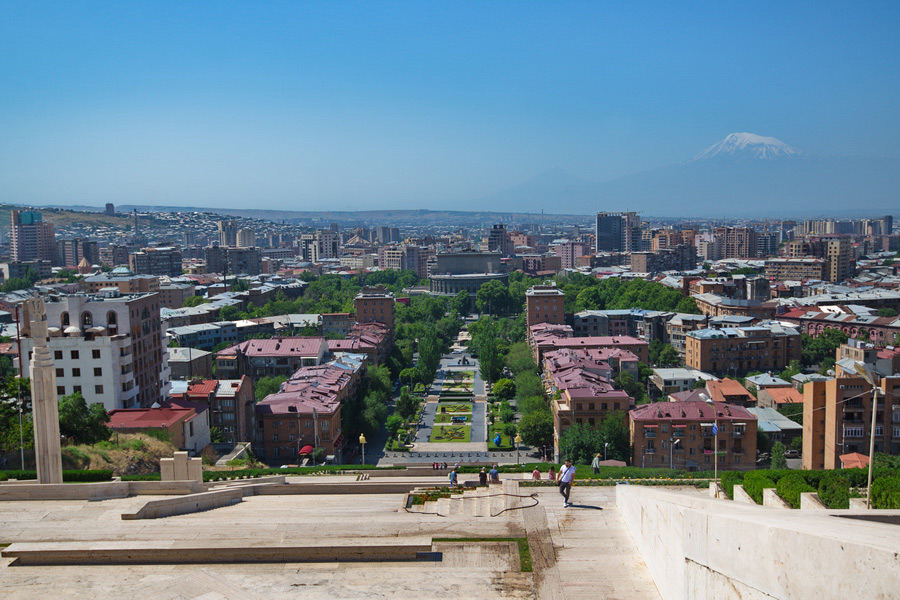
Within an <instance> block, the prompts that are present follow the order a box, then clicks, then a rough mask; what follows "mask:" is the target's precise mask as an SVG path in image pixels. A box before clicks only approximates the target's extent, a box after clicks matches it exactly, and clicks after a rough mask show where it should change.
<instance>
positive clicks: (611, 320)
mask: <svg viewBox="0 0 900 600" xmlns="http://www.w3.org/2000/svg"><path fill="white" fill-rule="evenodd" d="M674 315H675V313H670V312H661V311H657V310H644V309H642V308H632V309H622V310H583V311H581V312H578V313H575V314H574V315H573V316H572V328H573V329H574V331H575V335H576V336H579V337H581V336H608V335H630V336H634V337H639V338H641V339H644V340H647V341H650V340H660V341H666V340H667V339H668V337H667V333H666V323H667V322H668V320H669V319H671V318H672V317H674Z"/></svg>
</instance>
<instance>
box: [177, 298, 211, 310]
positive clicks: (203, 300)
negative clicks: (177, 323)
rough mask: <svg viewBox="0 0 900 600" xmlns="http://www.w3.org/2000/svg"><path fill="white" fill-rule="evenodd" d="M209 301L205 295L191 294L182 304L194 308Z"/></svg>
mask: <svg viewBox="0 0 900 600" xmlns="http://www.w3.org/2000/svg"><path fill="white" fill-rule="evenodd" d="M207 302H209V300H207V299H206V298H204V297H203V296H191V297H190V298H186V299H185V300H184V304H182V306H183V307H185V308H193V307H195V306H200V305H201V304H206V303H207Z"/></svg>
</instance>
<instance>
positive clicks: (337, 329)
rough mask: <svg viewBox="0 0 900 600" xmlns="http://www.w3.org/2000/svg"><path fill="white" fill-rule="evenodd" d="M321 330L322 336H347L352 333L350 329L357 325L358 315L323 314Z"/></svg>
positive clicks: (321, 316)
mask: <svg viewBox="0 0 900 600" xmlns="http://www.w3.org/2000/svg"><path fill="white" fill-rule="evenodd" d="M320 318H321V330H322V335H324V336H327V335H328V334H333V335H340V336H346V335H347V334H348V333H350V328H351V327H353V325H354V323H356V315H354V314H353V313H345V312H342V313H322V314H321V315H320Z"/></svg>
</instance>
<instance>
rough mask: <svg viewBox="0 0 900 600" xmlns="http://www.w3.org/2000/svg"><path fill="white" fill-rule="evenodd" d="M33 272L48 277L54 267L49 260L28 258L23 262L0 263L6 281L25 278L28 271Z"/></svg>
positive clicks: (43, 277)
mask: <svg viewBox="0 0 900 600" xmlns="http://www.w3.org/2000/svg"><path fill="white" fill-rule="evenodd" d="M29 271H30V272H33V273H34V275H35V276H36V277H37V278H38V281H40V280H41V279H46V278H48V277H50V276H51V275H52V274H53V267H52V265H51V264H50V261H49V260H26V261H23V262H7V263H0V273H2V274H3V279H4V281H9V280H10V279H24V278H25V277H26V276H27V275H28V273H29Z"/></svg>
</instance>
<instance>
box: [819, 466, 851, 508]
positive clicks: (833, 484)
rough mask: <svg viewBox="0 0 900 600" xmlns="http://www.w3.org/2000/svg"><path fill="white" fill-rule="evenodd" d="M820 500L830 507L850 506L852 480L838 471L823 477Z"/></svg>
mask: <svg viewBox="0 0 900 600" xmlns="http://www.w3.org/2000/svg"><path fill="white" fill-rule="evenodd" d="M819 500H821V501H822V504H824V505H825V506H827V507H828V508H850V481H849V480H848V479H847V478H846V477H844V476H843V475H839V474H837V473H829V475H828V476H827V477H822V478H821V479H820V480H819Z"/></svg>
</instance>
